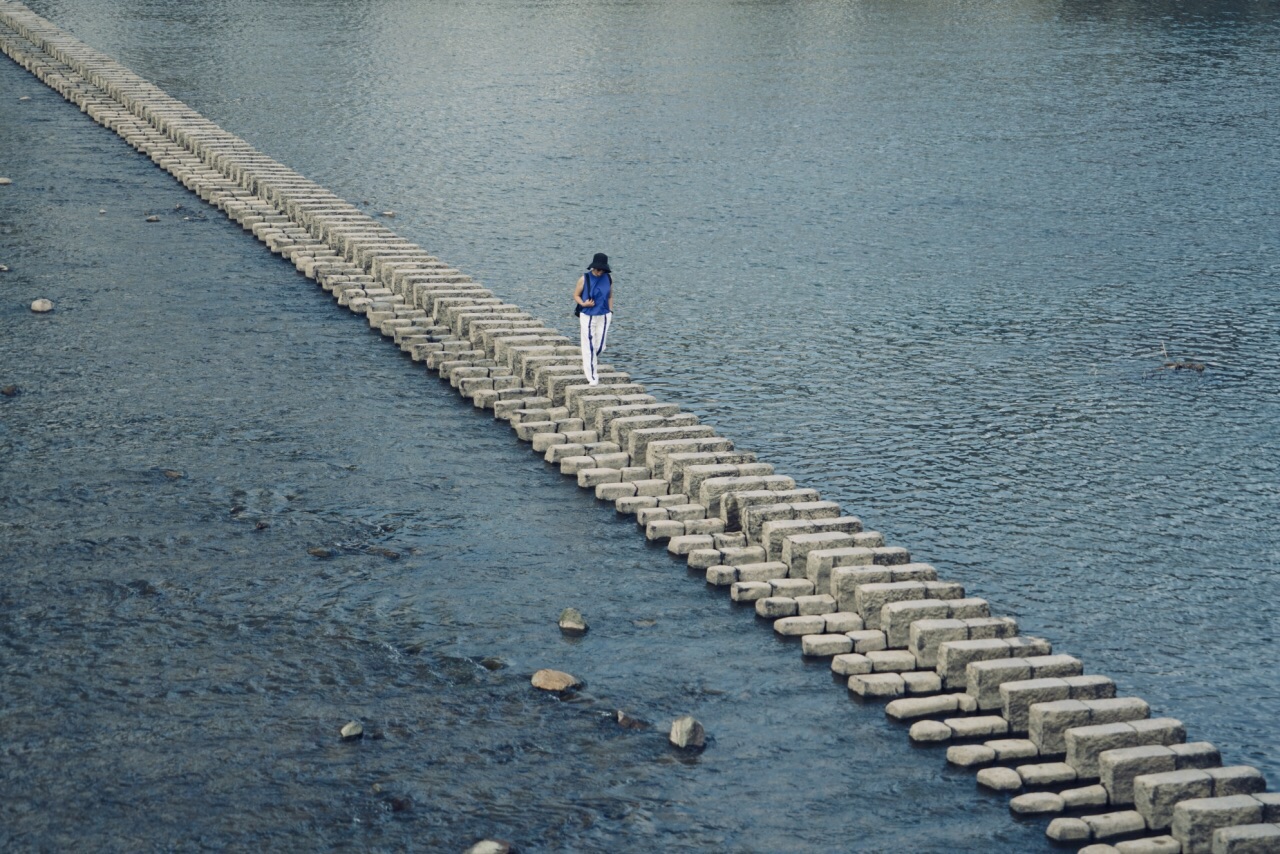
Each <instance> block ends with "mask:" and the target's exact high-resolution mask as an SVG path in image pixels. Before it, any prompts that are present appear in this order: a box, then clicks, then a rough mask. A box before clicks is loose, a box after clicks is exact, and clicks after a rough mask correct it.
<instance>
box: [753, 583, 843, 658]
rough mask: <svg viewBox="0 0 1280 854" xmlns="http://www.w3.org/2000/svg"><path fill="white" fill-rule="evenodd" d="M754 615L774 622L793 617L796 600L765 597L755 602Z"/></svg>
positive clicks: (795, 611)
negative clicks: (781, 618)
mask: <svg viewBox="0 0 1280 854" xmlns="http://www.w3.org/2000/svg"><path fill="white" fill-rule="evenodd" d="M756 613H757V614H758V615H760V616H761V617H765V618H766V619H771V620H776V619H778V618H780V617H794V616H796V614H797V613H798V609H797V608H796V600H795V599H793V598H791V597H790V596H766V597H765V598H764V599H757V600H756ZM850 649H852V645H851V646H850Z"/></svg>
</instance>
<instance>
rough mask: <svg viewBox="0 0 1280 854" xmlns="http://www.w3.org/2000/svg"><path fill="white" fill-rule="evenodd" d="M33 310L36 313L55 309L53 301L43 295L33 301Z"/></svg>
mask: <svg viewBox="0 0 1280 854" xmlns="http://www.w3.org/2000/svg"><path fill="white" fill-rule="evenodd" d="M31 310H32V311H34V312H35V313H36V314H44V313H45V312H49V311H53V303H52V302H51V301H49V300H47V299H44V298H43V297H42V298H40V299H38V300H35V301H34V302H32V303H31Z"/></svg>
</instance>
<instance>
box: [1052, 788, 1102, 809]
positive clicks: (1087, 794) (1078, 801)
mask: <svg viewBox="0 0 1280 854" xmlns="http://www.w3.org/2000/svg"><path fill="white" fill-rule="evenodd" d="M1058 794H1060V795H1062V802H1063V805H1064V806H1065V807H1066V808H1067V809H1069V810H1079V809H1087V808H1090V807H1105V806H1106V805H1107V804H1108V803H1109V801H1108V799H1107V790H1106V789H1105V788H1104V787H1102V786H1099V785H1093V786H1080V787H1077V788H1075V789H1063V790H1062V791H1061V792H1059V793H1058Z"/></svg>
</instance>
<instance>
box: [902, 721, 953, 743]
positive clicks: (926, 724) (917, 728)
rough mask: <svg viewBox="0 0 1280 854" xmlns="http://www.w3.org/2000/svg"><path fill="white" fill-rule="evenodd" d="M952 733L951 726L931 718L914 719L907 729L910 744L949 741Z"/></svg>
mask: <svg viewBox="0 0 1280 854" xmlns="http://www.w3.org/2000/svg"><path fill="white" fill-rule="evenodd" d="M952 735H953V733H952V732H951V727H949V726H947V725H946V724H944V723H943V722H942V721H931V720H923V721H916V722H915V723H913V724H912V725H911V729H910V730H908V731H907V737H908V738H910V739H911V743H912V744H939V743H941V742H945V741H950V740H951V738H952Z"/></svg>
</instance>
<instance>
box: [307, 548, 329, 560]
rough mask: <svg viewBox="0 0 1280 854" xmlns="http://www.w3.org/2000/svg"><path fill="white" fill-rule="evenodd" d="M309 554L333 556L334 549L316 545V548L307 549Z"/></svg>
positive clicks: (313, 555)
mask: <svg viewBox="0 0 1280 854" xmlns="http://www.w3.org/2000/svg"><path fill="white" fill-rule="evenodd" d="M307 554H309V555H311V556H312V557H333V549H326V548H321V547H320V546H316V547H315V548H310V549H307Z"/></svg>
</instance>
